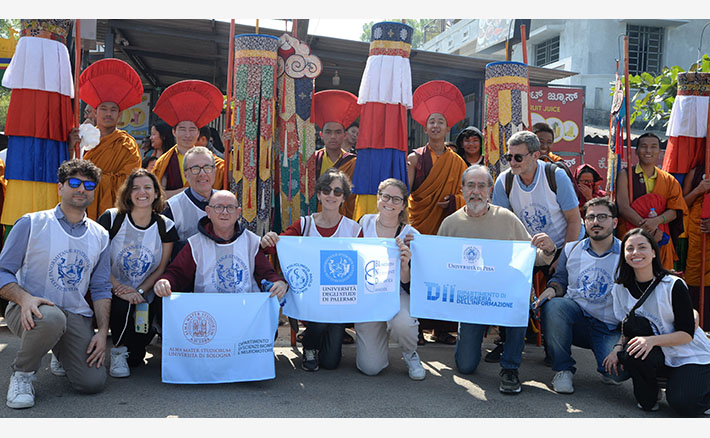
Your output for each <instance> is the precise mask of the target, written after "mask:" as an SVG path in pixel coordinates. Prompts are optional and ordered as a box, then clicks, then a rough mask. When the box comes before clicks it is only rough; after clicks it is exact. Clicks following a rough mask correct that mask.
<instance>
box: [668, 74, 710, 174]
mask: <svg viewBox="0 0 710 438" xmlns="http://www.w3.org/2000/svg"><path fill="white" fill-rule="evenodd" d="M709 100H710V73H699V72H686V73H678V94H677V95H676V99H675V102H673V108H671V117H670V120H669V121H668V127H667V128H666V135H667V136H668V144H667V145H666V154H665V155H664V157H663V170H665V171H666V172H669V173H680V174H685V173H688V171H689V170H690V169H692V168H694V167H695V166H697V165H698V164H701V163H702V161H703V159H704V158H705V137H706V136H707V135H708V132H707V126H708V101H709Z"/></svg>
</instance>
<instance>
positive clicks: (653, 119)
mask: <svg viewBox="0 0 710 438" xmlns="http://www.w3.org/2000/svg"><path fill="white" fill-rule="evenodd" d="M685 71H686V70H683V69H682V68H681V67H678V66H677V65H675V66H673V67H671V68H668V67H663V70H662V71H661V72H660V73H659V74H657V75H656V76H654V75H652V74H650V73H646V72H643V73H641V74H639V75H630V76H629V84H630V87H629V88H630V90H633V91H635V93H634V95H633V97H632V99H631V102H633V107H632V109H631V118H630V119H629V120H630V122H631V123H634V121H635V120H636V119H637V118H638V117H641V119H642V120H645V121H646V122H648V123H647V124H646V128H645V129H648V128H650V127H662V128H665V127H666V126H668V121H669V120H670V117H671V108H673V102H675V97H676V94H677V93H678V73H684V72H685ZM687 71H689V72H695V71H697V72H710V57H708V55H703V58H702V61H701V62H700V64H698V63H694V64H693V65H692V66H691V67H690V68H689V69H688V70H687ZM622 82H623V78H622Z"/></svg>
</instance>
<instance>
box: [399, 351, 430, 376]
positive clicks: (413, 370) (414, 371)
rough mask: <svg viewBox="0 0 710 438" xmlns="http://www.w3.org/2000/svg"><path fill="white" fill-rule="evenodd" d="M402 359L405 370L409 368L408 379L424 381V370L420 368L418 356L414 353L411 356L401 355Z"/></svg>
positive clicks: (420, 363)
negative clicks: (405, 365)
mask: <svg viewBox="0 0 710 438" xmlns="http://www.w3.org/2000/svg"><path fill="white" fill-rule="evenodd" d="M402 357H403V358H404V362H405V363H406V364H407V368H409V378H410V379H412V380H424V378H425V377H426V370H425V369H424V367H423V366H422V362H421V360H420V359H419V354H417V352H416V351H414V352H412V354H407V353H402Z"/></svg>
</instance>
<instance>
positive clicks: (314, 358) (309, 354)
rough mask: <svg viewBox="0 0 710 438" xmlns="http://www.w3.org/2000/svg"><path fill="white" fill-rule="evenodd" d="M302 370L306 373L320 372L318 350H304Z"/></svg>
mask: <svg viewBox="0 0 710 438" xmlns="http://www.w3.org/2000/svg"><path fill="white" fill-rule="evenodd" d="M301 368H303V369H304V370H306V371H318V350H306V349H304V350H303V361H301Z"/></svg>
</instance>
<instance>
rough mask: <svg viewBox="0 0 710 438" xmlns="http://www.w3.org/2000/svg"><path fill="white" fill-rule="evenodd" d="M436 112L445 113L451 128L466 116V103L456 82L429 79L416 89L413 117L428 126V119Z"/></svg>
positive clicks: (413, 97)
mask: <svg viewBox="0 0 710 438" xmlns="http://www.w3.org/2000/svg"><path fill="white" fill-rule="evenodd" d="M434 113H438V114H443V116H444V118H446V125H447V126H448V127H449V128H450V127H452V126H454V125H455V124H456V123H458V122H459V121H461V120H462V119H463V118H464V117H466V103H465V102H464V100H463V95H462V94H461V92H460V91H459V89H458V88H456V86H455V85H454V84H452V83H450V82H446V81H429V82H427V83H425V84H422V85H420V86H419V88H417V89H416V91H415V92H414V94H413V95H412V118H413V119H414V120H416V121H417V123H419V124H420V125H422V126H426V121H427V119H428V118H429V116H430V115H432V114H434Z"/></svg>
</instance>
